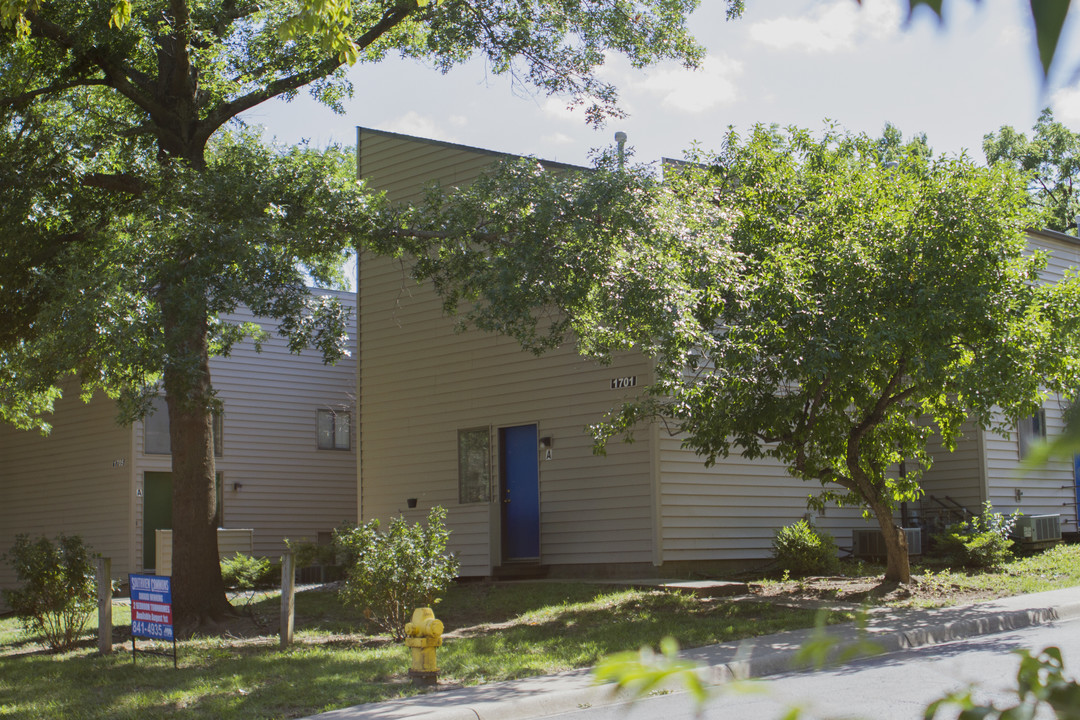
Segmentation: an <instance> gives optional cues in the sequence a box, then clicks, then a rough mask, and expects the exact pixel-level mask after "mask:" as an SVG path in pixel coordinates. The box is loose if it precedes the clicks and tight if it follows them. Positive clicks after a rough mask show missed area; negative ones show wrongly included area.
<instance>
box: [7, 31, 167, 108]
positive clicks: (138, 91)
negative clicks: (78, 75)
mask: <svg viewBox="0 0 1080 720" xmlns="http://www.w3.org/2000/svg"><path fill="white" fill-rule="evenodd" d="M27 17H28V19H29V20H30V26H31V29H32V30H33V32H34V33H35V34H36V35H39V36H40V37H44V38H46V39H48V40H52V41H53V42H55V43H56V44H57V45H59V46H60V47H62V48H64V49H66V50H70V51H71V52H72V53H73V54H74V55H75V56H76V58H78V61H85V62H87V63H90V64H92V65H95V66H97V67H98V68H99V69H100V70H101V71H102V72H103V73H104V74H105V78H106V80H105V81H104V82H102V83H100V84H102V85H107V86H109V87H112V88H114V89H116V91H117V92H119V93H120V94H121V95H123V96H124V97H125V98H127V99H128V100H130V101H131V102H132V103H134V104H135V105H136V106H137V107H138V108H139V109H141V110H144V111H145V112H147V113H150V114H151V115H161V114H163V113H164V111H165V108H164V107H162V106H161V105H160V104H158V103H155V102H152V100H151V98H152V97H153V88H152V87H151V83H150V79H149V78H148V77H147V76H146V75H145V74H143V73H141V72H139V71H137V70H134V69H131V68H127V67H123V66H121V65H119V64H117V63H115V62H114V61H113V60H112V59H111V58H109V57H108V56H107V55H106V53H105V52H104V51H102V50H101V49H100V48H97V47H93V48H90V50H89V51H86V52H80V51H79V49H78V43H77V42H76V41H75V39H74V38H73V37H72V35H71V33H69V32H68V31H67V30H65V29H64V28H62V27H60V26H59V25H57V24H56V23H54V22H50V21H49V20H46V19H45V18H43V17H41V14H40V12H31V13H27Z"/></svg>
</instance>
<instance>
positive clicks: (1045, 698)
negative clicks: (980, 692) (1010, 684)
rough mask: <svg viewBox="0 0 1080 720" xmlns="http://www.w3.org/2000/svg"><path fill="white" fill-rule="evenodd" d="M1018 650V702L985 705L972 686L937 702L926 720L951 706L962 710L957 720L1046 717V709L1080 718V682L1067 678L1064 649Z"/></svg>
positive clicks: (1064, 719) (1063, 719)
mask: <svg viewBox="0 0 1080 720" xmlns="http://www.w3.org/2000/svg"><path fill="white" fill-rule="evenodd" d="M1015 652H1016V654H1017V655H1019V656H1020V669H1019V670H1017V671H1016V697H1017V702H1016V704H1014V705H1009V706H1008V707H1002V708H999V707H997V706H996V705H995V704H994V703H989V704H986V705H981V704H979V703H976V702H975V700H974V698H973V697H972V694H973V692H974V688H971V687H969V688H968V689H967V690H966V691H964V692H958V693H953V694H950V695H947V696H945V697H943V698H941V699H939V700H936V701H934V702H933V703H932V704H931V705H930V706H929V707H928V708H926V713H925V714H924V716H923V717H924V718H925V720H933V719H934V718H936V717H937V716H938V712H939V711H941V710H945V709H950V708H951V707H955V708H957V709H959V711H960V713H959V715H957V716H956V717H957V720H1030V719H1031V718H1035V717H1046V716H1045V715H1044V714H1043V713H1045V712H1050V713H1052V714H1053V717H1055V718H1059V720H1080V684H1078V683H1077V682H1076V681H1075V680H1070V679H1068V678H1066V677H1065V661H1064V659H1063V658H1062V657H1061V650H1060V649H1058V648H1056V647H1053V646H1050V647H1047V648H1043V650H1042V651H1040V652H1039V654H1038V655H1035V654H1033V653H1032V652H1031V651H1030V650H1027V649H1024V650H1016V651H1015ZM949 716H950V717H952V715H951V714H950V715H949Z"/></svg>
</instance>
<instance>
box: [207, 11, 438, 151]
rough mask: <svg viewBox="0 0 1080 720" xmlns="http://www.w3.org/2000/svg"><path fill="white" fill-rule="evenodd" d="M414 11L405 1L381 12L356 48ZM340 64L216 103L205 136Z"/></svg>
mask: <svg viewBox="0 0 1080 720" xmlns="http://www.w3.org/2000/svg"><path fill="white" fill-rule="evenodd" d="M416 10H417V6H416V5H415V4H413V3H407V2H406V3H403V4H400V5H395V6H394V7H393V8H391V9H389V10H387V11H386V12H385V13H384V14H383V16H382V18H381V19H380V20H379V22H377V23H375V24H374V25H373V26H372V27H371V28H370V29H369V30H368V31H367V32H365V33H364V34H363V35H361V36H360V37H359V38H358V39H357V43H356V44H357V46H358V47H360V49H363V48H366V47H368V46H370V45H371V44H372V43H374V42H375V41H376V40H378V39H379V38H380V37H382V36H383V35H385V34H386V33H387V32H389V31H390V30H393V29H394V28H395V27H397V26H398V25H400V24H401V23H402V22H404V21H405V20H406V19H407V18H408V17H409V15H411V14H412V13H413V12H415V11H416ZM342 64H343V63H342V61H341V60H340V59H339V58H337V57H330V58H327V59H326V60H323V61H322V62H321V63H319V64H318V65H315V66H314V67H311V68H309V69H307V70H305V71H303V72H299V73H296V74H294V75H290V76H288V77H284V78H281V79H280V80H275V81H274V82H272V83H270V84H268V85H267V86H266V87H264V88H261V89H259V90H255V91H253V92H250V93H248V94H247V95H243V96H241V97H238V98H236V99H235V100H233V101H231V102H228V103H225V104H223V105H220V106H218V107H217V108H216V109H215V110H213V111H212V112H210V113H209V114H208V115H207V116H206V118H204V119H203V122H202V132H203V134H204V135H205V136H206V137H210V136H211V135H213V134H214V132H215V131H216V130H217V129H218V128H219V127H221V126H222V125H224V124H225V123H226V122H228V121H229V120H231V119H232V118H234V117H236V116H237V115H239V114H240V113H242V112H244V111H245V110H250V109H251V108H253V107H255V106H256V105H259V104H260V103H263V102H266V101H267V100H269V99H271V98H274V97H277V96H278V95H281V94H283V93H287V92H289V91H291V90H296V89H298V88H301V87H303V86H305V85H307V84H308V83H311V82H313V81H315V80H318V79H319V78H321V77H325V76H327V75H329V74H330V73H332V72H334V71H335V70H337V69H338V68H339V67H341V66H342Z"/></svg>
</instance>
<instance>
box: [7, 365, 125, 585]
mask: <svg viewBox="0 0 1080 720" xmlns="http://www.w3.org/2000/svg"><path fill="white" fill-rule="evenodd" d="M50 420H51V422H52V426H53V429H52V433H51V434H50V435H48V436H42V435H41V434H39V433H37V432H24V431H19V430H15V429H13V428H10V427H7V426H0V553H4V552H7V551H8V550H9V549H10V548H11V546H12V545H13V544H14V542H15V536H16V535H19V534H21V533H26V534H28V535H30V536H31V538H33V539H36V538H38V537H40V536H42V535H44V536H46V537H48V538H50V539H52V538H54V537H55V536H56V535H57V534H59V533H61V532H63V533H64V534H66V535H80V536H81V537H82V539H83V540H84V541H85V543H86V544H87V545H89V546H90V547H91V548H92V549H93V550H94V551H95V552H98V553H100V554H102V555H103V556H106V557H110V558H112V572H113V576H114V577H122V576H123V575H125V574H126V573H128V572H131V571H133V570H135V569H137V568H134V567H132V565H131V561H132V559H133V558H132V556H131V554H130V549H129V543H128V539H129V533H130V527H131V524H132V502H131V499H132V496H133V495H134V488H133V487H132V482H131V478H132V472H131V471H132V466H131V429H130V428H126V427H121V426H119V425H117V424H116V406H115V404H114V403H113V402H112V401H110V400H109V399H108V398H105V397H104V396H95V397H94V398H93V400H92V401H91V402H90V403H88V404H86V403H83V402H82V401H81V400H80V399H79V397H78V390H77V388H76V387H75V386H74V385H68V386H67V387H66V391H65V394H64V397H63V399H61V400H60V401H59V402H57V404H56V414H55V415H54V416H53V417H52V418H51V419H50ZM13 583H14V574H13V572H12V570H11V566H10V564H9V563H6V562H0V588H10V587H12V586H13Z"/></svg>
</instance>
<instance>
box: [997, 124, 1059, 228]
mask: <svg viewBox="0 0 1080 720" xmlns="http://www.w3.org/2000/svg"><path fill="white" fill-rule="evenodd" d="M983 152H984V153H985V154H986V161H987V162H988V163H998V162H1002V163H1007V164H1009V165H1011V166H1012V167H1014V168H1016V169H1017V170H1019V171H1021V172H1022V173H1024V175H1025V176H1026V177H1027V179H1028V188H1029V192H1030V193H1031V197H1032V200H1033V201H1034V203H1035V206H1036V207H1037V208H1038V210H1039V215H1038V219H1037V223H1038V224H1039V225H1040V226H1041V227H1047V228H1050V229H1052V230H1058V231H1060V232H1068V231H1070V230H1072V229H1073V228H1075V227H1076V218H1077V216H1080V133H1076V132H1074V131H1072V130H1070V129H1069V128H1068V127H1066V126H1065V125H1064V124H1063V123H1061V122H1059V121H1057V120H1054V113H1053V111H1051V110H1050V108H1046V109H1045V110H1043V111H1042V113H1040V115H1039V119H1038V120H1036V121H1035V126H1034V127H1033V128H1032V129H1031V137H1030V138H1029V137H1028V136H1027V135H1025V134H1024V133H1022V132H1018V131H1017V130H1015V129H1014V128H1012V127H1010V126H1007V125H1006V126H1003V127H1002V128H1001V129H1000V130H998V131H997V132H996V133H987V134H986V135H985V136H984V137H983Z"/></svg>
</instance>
